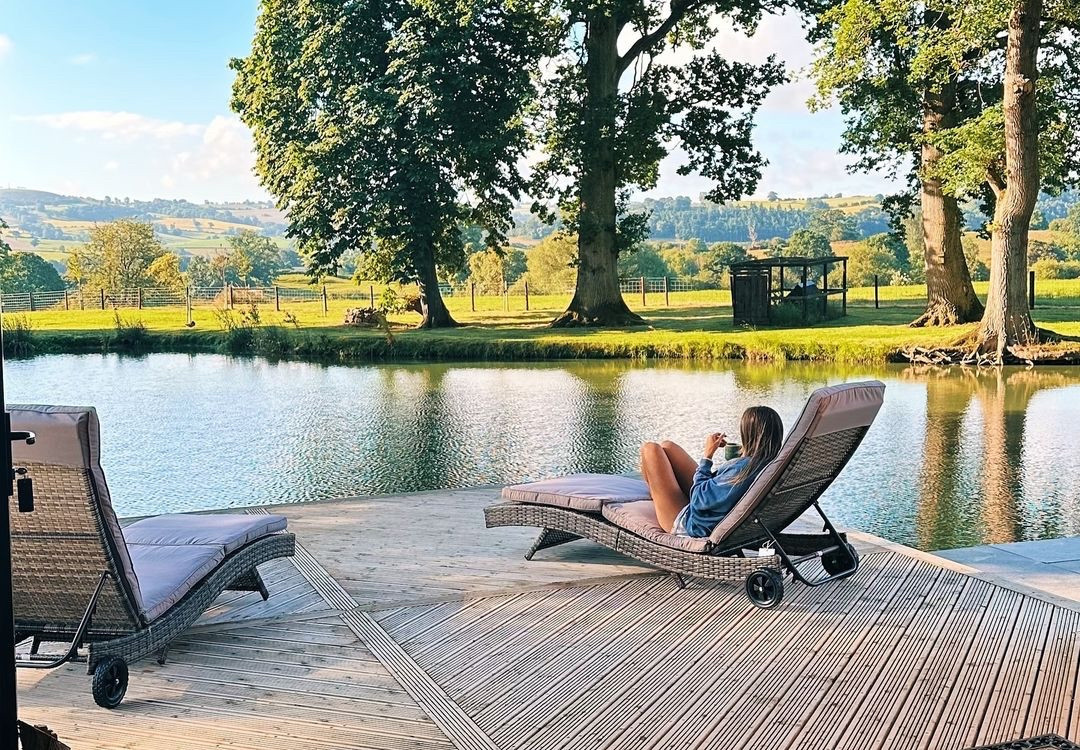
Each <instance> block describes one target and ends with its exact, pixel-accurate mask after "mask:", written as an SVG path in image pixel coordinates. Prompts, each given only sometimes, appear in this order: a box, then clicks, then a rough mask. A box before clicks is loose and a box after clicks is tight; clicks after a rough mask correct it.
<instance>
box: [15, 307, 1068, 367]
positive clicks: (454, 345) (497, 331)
mask: <svg viewBox="0 0 1080 750" xmlns="http://www.w3.org/2000/svg"><path fill="white" fill-rule="evenodd" d="M630 301H631V303H632V305H633V306H634V307H635V309H637V311H638V312H640V313H642V314H643V315H645V316H646V318H647V319H648V322H649V327H648V328H635V329H620V330H553V329H550V328H547V327H546V324H547V322H548V321H549V320H550V319H551V309H547V308H542V309H533V310H531V311H530V312H527V313H526V312H524V311H521V310H516V311H515V310H511V311H499V310H478V311H477V312H475V313H474V312H471V311H469V310H468V309H467V308H466V309H465V310H460V309H459V310H456V311H455V313H454V314H455V315H456V317H457V318H458V320H459V321H461V322H462V323H463V324H464V325H463V326H462V327H460V328H456V329H450V330H440V331H431V332H429V331H415V330H410V329H409V328H408V326H409V325H410V324H411V323H412V322H414V321H415V316H410V315H405V316H402V317H400V318H397V319H395V320H393V321H392V326H391V329H390V330H389V331H380V330H370V329H358V328H346V327H344V326H341V325H338V322H339V321H340V319H341V311H338V310H334V309H331V311H330V312H329V313H328V314H325V315H324V314H323V313H322V309H321V305H319V304H318V303H315V304H314V305H312V308H311V309H308V310H305V311H301V312H297V311H296V309H295V308H293V307H290V309H289V310H288V311H283V312H281V313H277V312H274V311H273V310H272V309H271V310H269V311H267V310H260V311H259V321H258V324H253V323H252V322H251V321H250V320H249V321H246V322H245V321H244V320H243V318H242V315H241V312H240V311H239V310H237V311H234V312H232V313H223V312H222V311H215V310H212V309H207V308H196V309H195V310H194V320H195V326H194V327H193V328H187V327H185V326H184V313H183V311H180V312H178V311H177V310H175V309H146V310H124V311H121V312H120V314H119V321H118V319H117V314H116V313H114V312H113V311H111V310H106V311H100V310H98V311H93V310H85V311H70V312H65V311H43V312H35V313H29V314H23V315H18V316H12V315H8V316H7V317H6V319H5V350H6V351H7V353H8V355H9V356H12V355H13V356H30V355H35V354H47V353H63V352H102V351H107V352H153V351H177V352H225V353H233V354H260V355H264V356H270V357H280V358H300V359H312V360H319V361H339V362H361V361H391V360H398V361H408V360H459V361H461V360H542V359H574V358H636V359H644V358H673V359H699V360H711V359H754V360H774V361H782V360H816V361H836V362H852V363H853V362H882V361H887V360H890V359H894V358H895V357H896V356H897V353H898V352H900V351H902V350H903V349H905V348H907V347H910V346H922V347H930V346H940V345H944V344H947V343H949V342H951V341H953V340H954V339H956V338H958V337H959V336H960V335H962V334H963V333H964V332H965V331H967V330H969V328H968V327H955V328H946V329H930V330H926V329H912V328H909V327H908V326H907V323H908V322H909V321H910V320H912V319H913V318H914V317H916V315H917V314H918V312H919V310H920V307H919V304H918V302H917V301H907V300H903V301H902V300H893V301H891V302H890V304H888V305H885V306H883V307H882V308H881V309H875V308H873V307H872V306H867V305H859V304H852V305H850V306H849V308H848V315H847V317H843V318H837V319H834V320H830V321H827V322H824V323H821V324H818V325H815V326H811V327H771V328H762V329H756V330H755V329H751V328H746V327H741V326H740V327H735V326H734V325H733V324H732V322H731V308H730V307H728V306H726V305H717V304H708V300H701V301H695V303H693V304H691V303H689V302H685V303H683V304H681V305H680V306H679V307H675V306H672V307H648V306H647V307H645V308H642V307H641V306H640V299H638V300H636V304H635V301H634V300H630ZM1067 301H1068V300H1066V299H1065V298H1056V299H1055V300H1054V304H1046V305H1043V306H1040V307H1039V308H1038V309H1037V310H1036V311H1035V314H1036V319H1037V320H1038V321H1039V323H1040V325H1043V326H1045V327H1047V328H1050V329H1052V330H1054V331H1056V332H1058V333H1060V334H1062V335H1065V336H1078V337H1080V300H1072V301H1074V302H1075V303H1076V305H1075V306H1074V305H1070V304H1066V302H1067ZM352 304H355V303H352ZM1069 346H1074V347H1076V349H1077V354H1078V355H1080V346H1076V345H1074V344H1070V345H1069Z"/></svg>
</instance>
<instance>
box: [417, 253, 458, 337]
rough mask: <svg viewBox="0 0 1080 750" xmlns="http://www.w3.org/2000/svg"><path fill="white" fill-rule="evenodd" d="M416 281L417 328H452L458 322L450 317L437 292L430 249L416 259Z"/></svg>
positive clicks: (444, 303) (433, 257)
mask: <svg viewBox="0 0 1080 750" xmlns="http://www.w3.org/2000/svg"><path fill="white" fill-rule="evenodd" d="M417 266H418V267H417V269H416V270H417V279H416V282H417V284H418V285H419V287H420V315H421V316H422V318H421V320H420V325H418V326H417V328H453V327H455V326H457V325H458V322H457V321H456V320H454V319H453V318H452V317H451V316H450V311H449V310H447V309H446V302H444V301H443V298H442V292H440V291H439V277H438V275H437V274H436V272H435V254H434V251H433V250H432V248H431V247H428V248H426V249H425V250H424V251H422V252H421V253H420V255H419V257H418V258H417Z"/></svg>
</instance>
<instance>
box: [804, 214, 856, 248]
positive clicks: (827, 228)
mask: <svg viewBox="0 0 1080 750" xmlns="http://www.w3.org/2000/svg"><path fill="white" fill-rule="evenodd" d="M807 229H808V230H809V231H811V232H814V233H815V234H820V235H821V236H823V237H825V238H826V239H828V240H831V241H833V242H842V241H844V240H857V239H859V237H860V234H859V228H858V226H857V225H856V224H855V219H854V218H853V217H851V216H849V215H848V214H846V213H844V212H843V211H840V210H838V209H835V208H830V209H827V210H825V211H820V212H818V213H816V214H814V215H813V216H812V217H811V218H810V224H809V225H808V226H807Z"/></svg>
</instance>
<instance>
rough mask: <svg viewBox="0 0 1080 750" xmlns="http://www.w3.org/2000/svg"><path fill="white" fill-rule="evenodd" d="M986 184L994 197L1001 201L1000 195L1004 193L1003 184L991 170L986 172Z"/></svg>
mask: <svg viewBox="0 0 1080 750" xmlns="http://www.w3.org/2000/svg"><path fill="white" fill-rule="evenodd" d="M986 182H987V184H988V185H990V189H991V190H993V191H994V197H995V198H997V199H998V200H1001V194H1002V193H1004V192H1005V183H1004V182H1003V181H1002V179H1001V177H999V176H998V174H997V172H995V171H994V170H993V169H992V168H991V169H988V170H986Z"/></svg>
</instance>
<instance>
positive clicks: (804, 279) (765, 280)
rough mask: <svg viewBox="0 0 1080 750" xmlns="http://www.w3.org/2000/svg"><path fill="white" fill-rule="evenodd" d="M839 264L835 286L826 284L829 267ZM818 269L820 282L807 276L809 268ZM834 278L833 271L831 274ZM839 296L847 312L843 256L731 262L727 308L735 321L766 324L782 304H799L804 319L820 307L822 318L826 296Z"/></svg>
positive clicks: (807, 319) (826, 301)
mask: <svg viewBox="0 0 1080 750" xmlns="http://www.w3.org/2000/svg"><path fill="white" fill-rule="evenodd" d="M834 264H839V265H840V266H841V267H842V273H841V276H840V278H841V281H840V285H839V286H829V267H830V266H832V265H834ZM818 269H820V270H821V276H820V280H821V284H820V285H818V284H817V282H816V280H814V279H811V278H810V272H811V270H813V271H817V270H818ZM833 278H834V279H835V278H836V273H835V272H834V273H833ZM833 295H840V297H841V299H842V304H841V310H842V312H843V314H844V315H847V258H846V257H845V256H840V255H830V256H829V257H827V258H795V257H779V258H761V259H759V260H748V261H744V262H742V263H733V264H732V265H731V307H732V312H733V316H734V319H735V322H736V323H749V324H751V325H767V324H769V323H772V322H773V318H774V315H773V311H774V309H775V308H776V307H777V306H778V305H782V304H784V303H794V304H799V305H801V307H802V317H803V320H804V321H809V320H810V313H811V311H813V310H817V309H820V311H821V314H822V316H823V317H824V315H825V313H826V311H827V309H828V304H829V297H830V296H833Z"/></svg>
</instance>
